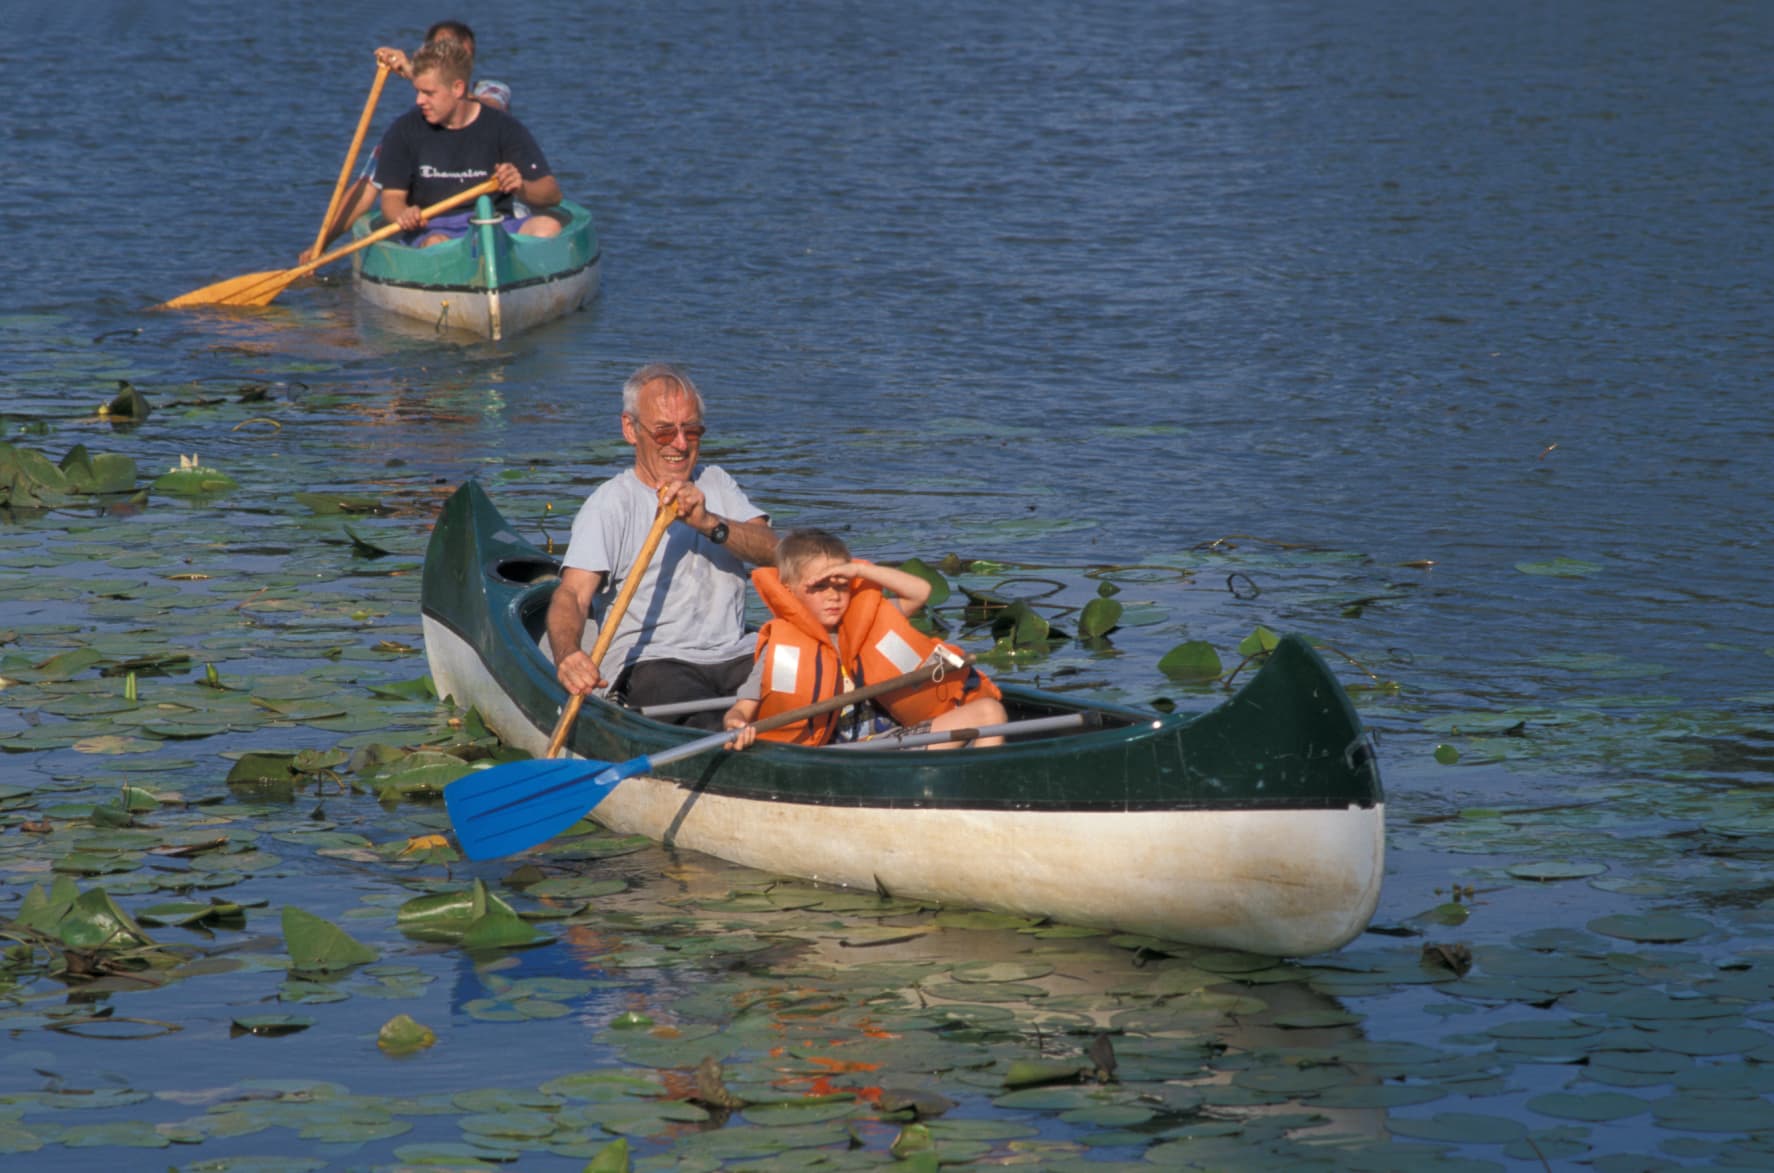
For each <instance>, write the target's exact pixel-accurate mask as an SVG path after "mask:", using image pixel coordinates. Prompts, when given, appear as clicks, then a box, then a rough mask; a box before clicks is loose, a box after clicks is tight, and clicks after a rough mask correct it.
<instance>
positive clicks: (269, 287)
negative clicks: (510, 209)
mask: <svg viewBox="0 0 1774 1173" xmlns="http://www.w3.org/2000/svg"><path fill="white" fill-rule="evenodd" d="M498 190H499V181H498V180H497V179H489V180H487V181H485V182H484V183H477V184H475V185H474V186H473V187H471V188H469V189H468V190H467V191H459V192H457V193H456V194H455V195H453V196H451V197H450V198H449V199H447V200H439V201H438V202H437V203H435V204H432V205H431V206H430V207H429V208H422V209H420V212H419V214H420V215H421V216H423V217H425V218H426V219H427V220H429V219H431V217H433V216H436V215H438V214H439V213H441V212H447V211H449V210H450V209H451V208H459V207H461V206H462V205H463V204H466V203H471V202H473V201H474V200H477V199H479V198H480V197H481V196H484V195H492V194H494V193H495V192H497V191H498ZM400 231H401V227H400V225H399V224H388V225H385V226H383V227H381V228H378V229H376V230H375V231H374V232H372V233H370V234H369V235H368V236H366V237H364V238H363V239H362V240H354V241H352V242H351V243H350V244H348V245H345V246H344V247H343V248H336V249H334V250H333V251H332V252H330V253H327V254H326V255H325V256H321V257H316V258H315V259H313V260H312V261H309V262H308V263H307V264H305V265H297V266H296V267H295V268H293V269H267V270H266V271H264V272H263V273H248V274H246V275H245V276H243V277H230V278H229V279H228V280H226V281H218V282H216V283H215V284H214V285H205V286H204V287H203V288H202V289H193V290H192V291H191V292H190V293H185V294H181V295H180V296H178V297H175V298H173V299H172V300H171V301H167V302H162V303H161V304H160V305H159V306H158V307H156V308H158V309H163V310H176V309H184V308H185V307H187V306H194V305H270V304H271V300H272V299H273V298H275V297H276V296H277V295H278V294H280V293H282V292H283V291H284V290H285V289H286V288H288V286H289V285H290V283H291V282H293V281H295V280H297V279H298V278H300V277H303V276H306V275H307V274H309V273H312V272H314V270H316V269H318V268H320V267H321V266H322V265H330V264H331V263H332V262H334V261H336V260H338V259H339V258H340V257H343V256H347V255H349V254H351V253H354V252H356V251H357V250H358V249H360V248H368V247H369V246H370V245H372V244H375V243H376V242H377V241H382V240H387V239H388V238H389V237H390V236H393V235H395V234H396V233H398V232H400Z"/></svg>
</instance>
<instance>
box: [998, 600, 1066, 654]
mask: <svg viewBox="0 0 1774 1173" xmlns="http://www.w3.org/2000/svg"><path fill="white" fill-rule="evenodd" d="M1052 630H1053V629H1052V627H1051V626H1050V625H1049V624H1048V622H1047V620H1046V619H1044V618H1042V617H1041V616H1040V615H1039V614H1037V613H1036V611H1035V609H1034V608H1032V607H1030V606H1029V604H1028V601H1027V600H1026V599H1017V600H1015V601H1013V602H1012V603H1010V605H1009V606H1006V607H1004V608H1002V609H1001V610H999V611H998V613H997V614H996V615H994V616H993V617H992V635H993V637H994V638H996V639H997V641H998V643H999V645H1000V646H1003V647H1008V648H1011V649H1017V648H1033V647H1044V646H1046V644H1047V642H1048V638H1049V636H1050V635H1051V634H1052Z"/></svg>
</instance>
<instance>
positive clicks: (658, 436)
mask: <svg viewBox="0 0 1774 1173" xmlns="http://www.w3.org/2000/svg"><path fill="white" fill-rule="evenodd" d="M628 418H629V419H631V420H634V425H635V427H637V428H640V429H641V430H642V431H643V432H646V433H647V434H648V435H649V436H652V437H653V443H655V444H657V445H659V446H660V447H661V448H663V447H665V445H667V444H669V443H671V442H672V441H673V440H675V439H677V438H678V433H679V432H682V433H684V443H686V444H694V443H696V441H698V440H700V439H702V437H703V436H704V435H705V434H706V433H707V432H708V428H707V427H705V426H704V425H702V424H660V425H659V426H658V427H656V428H649V427H646V426H645V425H643V424H642V423H641V421H640V420H637V419H635V418H634V417H633V416H632V415H631V416H629V417H628Z"/></svg>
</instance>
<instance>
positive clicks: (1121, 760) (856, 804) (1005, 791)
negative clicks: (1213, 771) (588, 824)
mask: <svg viewBox="0 0 1774 1173" xmlns="http://www.w3.org/2000/svg"><path fill="white" fill-rule="evenodd" d="M470 484H472V482H470ZM474 491H475V493H476V494H477V495H478V497H479V499H480V501H481V502H483V503H485V509H487V510H491V509H492V506H491V504H490V502H486V500H485V494H484V492H481V491H480V490H479V488H478V486H475V489H474ZM492 516H493V517H495V518H496V517H498V515H497V512H496V511H493V513H492ZM483 520H484V519H483ZM481 528H482V529H483V530H485V531H487V532H485V533H478V532H477V536H475V537H474V538H473V546H472V550H471V551H459V552H457V553H455V554H452V555H450V556H448V557H446V558H445V559H443V560H444V561H447V562H451V563H453V565H454V566H455V567H456V569H457V572H458V576H459V579H460V581H462V582H463V583H464V584H465V585H467V586H468V587H470V588H471V589H475V590H478V591H480V592H482V595H481V598H482V600H483V602H482V606H483V607H484V613H482V614H481V616H480V625H481V630H480V631H478V632H477V631H476V630H474V628H475V627H476V626H477V624H476V623H475V622H474V621H473V620H471V619H465V618H462V617H459V616H458V615H457V614H455V613H453V611H452V609H451V608H450V607H449V606H447V605H445V603H444V602H441V601H439V600H437V599H436V598H434V597H433V596H434V594H435V592H434V591H433V590H431V589H430V586H429V578H430V576H429V575H428V587H427V590H426V591H425V595H426V599H425V603H424V605H423V610H424V613H425V618H426V620H427V622H434V623H437V624H440V625H441V626H443V627H445V628H447V629H449V630H450V631H452V632H453V633H454V634H455V636H456V637H457V638H458V639H459V640H461V641H462V642H463V644H465V645H466V646H468V647H472V648H474V649H475V650H476V654H477V655H478V656H479V658H480V660H481V661H482V666H483V669H484V671H485V674H486V676H487V677H488V678H489V679H492V680H496V681H498V682H499V684H498V687H499V688H500V689H501V690H502V691H503V692H504V693H505V696H506V698H507V699H508V700H509V702H510V703H511V704H512V705H514V706H515V708H516V709H517V710H518V711H520V712H521V714H522V719H523V721H524V723H525V725H526V726H527V728H526V729H525V730H524V731H523V733H524V734H526V735H528V736H535V735H536V734H537V733H538V732H540V733H541V735H542V736H543V737H544V738H545V737H546V734H547V732H548V731H549V730H551V729H552V727H553V724H554V720H555V718H556V715H557V714H558V712H559V709H560V706H561V705H562V703H563V702H564V700H565V692H564V690H563V689H561V687H560V685H559V683H558V681H557V680H556V679H555V677H554V672H553V666H552V664H551V663H550V662H549V661H548V659H547V657H546V656H545V655H544V654H543V653H542V652H541V651H540V649H539V648H538V647H537V643H536V641H537V638H538V636H539V634H540V630H541V629H540V619H541V616H542V613H543V612H544V611H545V610H546V607H547V600H548V598H549V596H550V594H551V592H552V590H553V587H554V583H553V581H551V576H552V575H553V573H554V572H555V571H556V569H557V568H558V566H559V559H558V558H555V557H552V556H550V555H548V554H546V553H544V552H542V551H541V550H538V549H536V548H535V547H534V546H530V545H529V544H528V543H525V542H522V541H521V539H518V538H517V537H516V535H515V534H513V533H512V532H511V531H510V529H509V527H508V526H506V525H504V524H503V520H502V519H500V524H498V525H493V524H491V523H487V524H484V525H483V526H482V527H481ZM489 534H496V538H493V537H489ZM431 562H432V559H431V557H430V556H428V558H427V564H428V566H429V565H430V564H431ZM1284 644H1285V645H1286V646H1287V649H1288V651H1287V652H1286V653H1283V654H1286V655H1292V656H1296V657H1297V656H1299V655H1300V654H1301V650H1302V649H1304V644H1303V643H1300V642H1299V641H1298V640H1297V637H1289V639H1288V640H1286V641H1284ZM1305 655H1307V656H1309V657H1310V658H1311V660H1313V661H1317V657H1316V655H1315V654H1312V653H1310V652H1309V651H1308V652H1305ZM1272 659H1273V658H1272ZM1316 668H1317V670H1318V671H1320V672H1323V673H1324V674H1325V676H1326V678H1328V679H1332V684H1333V685H1334V678H1329V677H1328V670H1327V669H1325V668H1324V667H1323V665H1322V663H1321V662H1318V663H1316ZM1266 673H1268V674H1271V678H1272V677H1273V670H1272V668H1271V666H1270V665H1265V666H1264V667H1263V668H1262V669H1260V670H1259V671H1258V673H1257V674H1256V675H1255V676H1253V677H1252V679H1251V681H1249V682H1247V684H1246V686H1245V689H1242V690H1240V692H1239V693H1237V694H1234V695H1233V697H1231V698H1229V699H1228V700H1226V701H1225V702H1223V703H1222V704H1220V705H1219V706H1216V707H1215V708H1212V709H1209V710H1207V711H1205V712H1201V713H1189V714H1165V715H1160V714H1155V713H1152V712H1148V711H1144V710H1139V709H1134V708H1130V707H1126V706H1120V705H1114V704H1103V703H1099V702H1094V701H1088V700H1083V699H1078V698H1074V697H1071V696H1062V695H1059V694H1054V693H1047V692H1043V691H1041V690H1039V689H1034V688H1030V687H1028V686H1025V685H1019V684H1015V683H1011V682H1004V683H1003V684H1002V685H1001V687H1002V688H1003V690H1004V693H1005V703H1006V707H1007V708H1010V709H1011V710H1012V715H1013V716H1017V715H1024V713H1025V712H1029V713H1040V714H1048V713H1075V712H1093V713H1099V714H1101V715H1103V716H1104V718H1105V719H1106V724H1105V725H1104V726H1103V727H1101V728H1097V729H1091V730H1085V731H1080V732H1070V733H1066V734H1061V735H1053V736H1047V737H1032V738H1027V739H1022V740H1015V741H1012V742H1009V743H1007V744H1005V745H1003V746H998V747H988V748H969V749H966V750H964V751H948V752H941V753H936V754H922V753H912V752H911V751H904V750H887V749H883V750H881V751H879V752H874V751H857V750H835V749H822V748H812V747H790V746H782V745H775V744H771V745H759V746H756V747H754V748H753V749H751V750H748V751H747V752H746V753H745V754H744V755H733V754H727V753H723V752H711V753H710V754H707V755H703V756H701V757H698V758H695V759H690V760H688V761H685V762H682V763H676V764H674V765H672V766H668V767H665V768H664V769H662V770H661V771H660V772H659V774H658V775H657V776H659V777H665V778H670V779H673V780H675V781H677V782H678V783H680V784H682V785H685V786H687V787H690V788H692V789H694V790H695V791H696V792H697V793H700V794H710V795H715V794H719V795H727V796H731V797H736V798H743V799H760V800H768V801H774V802H793V803H807V804H811V805H821V806H837V807H850V808H873V807H878V808H883V809H908V810H910V809H948V810H968V809H982V810H1045V811H1056V812H1058V811H1076V812H1095V811H1120V812H1151V811H1163V810H1172V809H1192V810H1343V809H1348V808H1357V809H1371V808H1375V807H1378V806H1379V805H1381V804H1382V803H1383V801H1384V796H1383V793H1382V791H1381V788H1380V785H1379V778H1378V770H1377V764H1376V761H1375V753H1374V746H1373V740H1372V736H1371V734H1370V732H1369V731H1367V730H1364V729H1362V728H1361V727H1360V725H1359V722H1358V721H1354V720H1353V714H1352V710H1351V711H1350V714H1349V715H1350V718H1351V724H1350V726H1349V728H1348V729H1347V730H1346V734H1347V735H1346V736H1343V735H1338V736H1337V737H1336V738H1335V741H1336V744H1334V745H1329V744H1326V745H1324V746H1321V747H1319V749H1318V750H1317V751H1316V764H1313V765H1310V766H1309V769H1310V770H1311V771H1317V772H1319V773H1323V772H1325V771H1330V772H1333V773H1337V774H1346V775H1348V777H1347V778H1339V779H1337V780H1336V781H1337V784H1336V785H1327V786H1325V787H1323V788H1322V790H1315V789H1313V788H1311V787H1295V788H1291V789H1290V788H1289V787H1287V786H1283V785H1278V786H1275V787H1272V788H1267V789H1262V790H1261V791H1260V792H1259V791H1255V790H1252V789H1250V788H1239V787H1235V786H1224V787H1222V788H1221V792H1220V793H1218V795H1217V796H1216V791H1215V787H1214V785H1213V779H1208V780H1207V783H1206V784H1205V785H1196V786H1195V787H1194V788H1193V790H1188V789H1187V788H1183V789H1177V788H1167V787H1165V786H1162V785H1159V784H1157V783H1154V782H1151V781H1150V780H1149V779H1146V780H1142V783H1143V784H1142V785H1135V784H1134V783H1133V782H1132V781H1130V780H1128V779H1123V780H1122V784H1121V785H1120V786H1115V785H1113V784H1112V782H1111V784H1110V785H1108V786H1102V787H1094V788H1092V787H1084V786H1081V785H1080V784H1077V783H1074V784H1070V785H1067V784H1064V783H1063V781H1062V782H1054V781H1051V780H1049V781H1048V782H1047V783H1045V784H1036V785H1026V786H1024V785H1004V786H992V785H989V784H984V783H971V784H970V783H969V782H968V780H967V778H966V777H965V776H964V775H967V774H990V775H993V776H994V777H1000V776H1001V777H1004V778H1009V777H1012V776H1015V777H1022V776H1024V775H1027V774H1028V773H1029V772H1030V771H1031V769H1032V768H1042V763H1043V762H1045V761H1047V760H1048V759H1051V758H1053V757H1054V756H1055V755H1056V754H1059V753H1062V752H1063V753H1066V754H1069V755H1072V756H1073V757H1074V758H1075V759H1076V761H1077V762H1079V763H1082V764H1081V765H1078V766H1075V767H1074V768H1073V770H1072V772H1073V773H1074V774H1076V775H1079V776H1082V775H1084V774H1088V773H1092V772H1097V771H1100V770H1107V769H1123V770H1125V769H1128V768H1129V766H1128V765H1127V763H1132V764H1133V766H1137V765H1138V764H1139V763H1141V762H1147V763H1151V770H1152V772H1161V771H1163V770H1166V769H1169V770H1172V771H1174V770H1175V769H1176V768H1178V767H1177V765H1176V763H1175V762H1174V761H1173V759H1176V758H1179V757H1186V755H1183V754H1180V753H1179V751H1177V750H1176V748H1175V747H1174V746H1173V745H1172V744H1171V743H1172V742H1174V741H1177V740H1179V739H1182V738H1185V737H1187V736H1188V734H1187V733H1186V732H1185V730H1186V729H1187V728H1188V727H1189V726H1190V725H1193V724H1198V723H1204V722H1211V721H1223V720H1225V719H1226V718H1225V714H1226V713H1227V711H1228V710H1232V709H1235V708H1236V706H1238V705H1239V704H1240V697H1241V696H1243V695H1245V694H1246V693H1247V691H1249V690H1253V689H1256V688H1258V686H1259V683H1260V682H1262V681H1263V680H1264V679H1265V674H1266ZM1336 695H1337V699H1339V700H1340V701H1341V703H1342V705H1343V706H1345V707H1346V706H1347V703H1348V702H1347V698H1346V697H1344V696H1343V695H1342V693H1341V689H1340V686H1339V687H1337V690H1336ZM456 699H457V700H458V702H459V703H464V704H466V703H471V702H472V700H473V698H460V697H459V698H456ZM1315 703H1322V702H1315ZM500 732H501V734H502V735H503V736H506V737H507V740H510V739H511V737H512V731H509V730H501V731H500ZM696 735H697V731H686V729H685V728H684V727H683V726H680V725H673V724H668V723H666V722H663V721H658V720H654V719H652V718H649V717H645V716H642V715H641V714H639V713H637V712H635V711H634V710H631V709H626V708H622V707H620V706H617V705H616V704H614V703H612V702H609V701H605V700H602V699H600V698H591V699H590V700H589V701H588V702H587V703H586V704H585V705H584V707H583V708H582V710H581V714H580V717H579V721H578V723H577V725H576V727H575V729H574V731H573V734H572V736H571V737H570V738H569V741H568V748H569V750H570V751H571V752H573V753H576V754H577V755H579V756H581V757H586V758H594V759H599V760H608V761H623V760H627V759H628V758H630V757H636V756H640V755H643V754H651V753H656V752H658V751H660V750H664V749H668V748H671V747H672V746H674V745H678V744H681V743H683V742H684V741H687V740H690V739H691V738H692V737H693V736H696ZM958 753H964V754H965V755H966V756H965V758H964V759H963V758H959V757H956V756H954V755H955V754H958ZM1332 757H1334V758H1335V759H1336V760H1335V761H1334V762H1331V761H1329V759H1330V758H1332ZM1283 764H1284V765H1285V764H1289V763H1283ZM1292 764H1294V765H1296V766H1297V765H1298V763H1292ZM963 765H964V766H965V769H964V770H959V771H957V770H956V769H951V768H950V767H961V766H963ZM1275 768H1280V767H1279V766H1277V767H1275ZM1302 768H1307V767H1302ZM1052 769H1053V770H1056V771H1057V770H1058V767H1052ZM772 770H777V771H788V772H790V773H791V774H793V773H799V774H807V773H810V772H817V773H819V774H821V775H832V777H829V778H825V779H824V780H822V781H820V782H819V783H818V784H817V785H806V784H801V783H797V782H796V781H794V780H793V779H789V778H781V779H778V778H773V777H771V776H770V772H771V771H772ZM957 772H959V773H960V774H962V775H963V777H961V778H960V779H959V780H957V779H956V778H953V777H945V776H940V775H945V774H955V773H957ZM865 779H866V780H865Z"/></svg>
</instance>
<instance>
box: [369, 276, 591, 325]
mask: <svg viewBox="0 0 1774 1173" xmlns="http://www.w3.org/2000/svg"><path fill="white" fill-rule="evenodd" d="M597 289H598V263H597V262H596V261H593V262H592V263H591V264H590V265H588V266H586V267H585V268H583V269H581V270H579V271H578V272H577V273H572V274H569V275H568V276H565V277H562V278H559V279H557V280H553V281H545V282H538V283H536V284H533V285H522V286H518V287H516V288H513V289H502V290H498V291H497V292H493V293H486V292H476V291H474V290H469V289H452V290H438V289H427V288H424V287H422V286H413V285H389V284H385V283H383V282H380V281H373V280H368V279H366V278H364V277H363V276H362V274H359V275H358V279H357V291H358V296H359V297H361V298H362V299H363V300H364V301H366V302H368V303H369V304H371V305H373V306H376V307H378V308H380V309H384V310H388V311H389V312H391V313H396V314H400V315H402V316H403V317H408V318H413V319H416V320H418V321H421V322H428V323H431V324H432V325H433V326H435V327H436V328H437V329H438V330H439V331H443V330H460V331H467V332H469V333H471V334H476V335H478V336H480V337H482V338H488V339H491V340H492V341H495V342H497V341H499V340H501V339H503V338H509V337H511V336H513V335H515V334H521V333H523V332H524V331H525V330H529V329H533V328H534V327H536V326H540V325H542V324H543V323H545V322H552V321H554V319H556V318H562V317H565V316H566V315H568V314H570V313H572V312H573V311H574V310H577V309H578V308H579V307H580V306H582V305H584V304H585V303H586V302H588V301H590V300H591V299H592V298H594V297H596V296H597Z"/></svg>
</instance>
